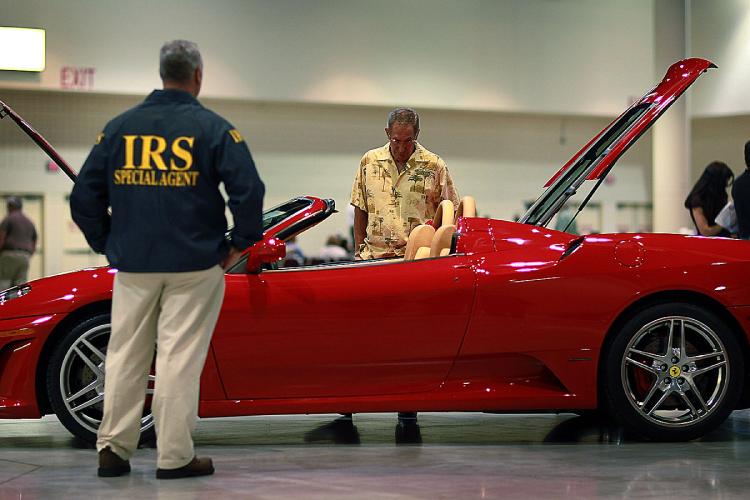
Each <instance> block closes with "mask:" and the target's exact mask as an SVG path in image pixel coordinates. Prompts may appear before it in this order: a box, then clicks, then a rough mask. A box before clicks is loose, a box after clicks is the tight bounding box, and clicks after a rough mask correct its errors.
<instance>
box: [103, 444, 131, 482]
mask: <svg viewBox="0 0 750 500" xmlns="http://www.w3.org/2000/svg"><path fill="white" fill-rule="evenodd" d="M128 472H130V462H129V461H127V460H123V459H122V458H120V457H119V456H118V455H117V453H115V452H114V451H112V449H111V448H110V447H109V446H107V447H105V448H104V449H102V451H100V452H99V470H97V475H98V476H99V477H118V476H122V475H125V474H127V473H128Z"/></svg>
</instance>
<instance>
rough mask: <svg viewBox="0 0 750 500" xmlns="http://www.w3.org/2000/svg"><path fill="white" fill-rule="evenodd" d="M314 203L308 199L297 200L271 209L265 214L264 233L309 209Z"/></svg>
mask: <svg viewBox="0 0 750 500" xmlns="http://www.w3.org/2000/svg"><path fill="white" fill-rule="evenodd" d="M312 203H313V202H312V200H310V199H308V198H295V199H293V200H289V201H287V202H284V203H282V204H281V205H277V206H275V207H273V208H269V209H268V210H266V211H265V212H263V231H264V232H265V231H268V230H269V229H270V228H272V227H273V226H275V225H276V224H278V223H279V222H281V221H283V220H286V219H288V218H289V216H291V215H293V214H296V213H297V212H299V211H300V210H304V209H305V208H307V207H309V206H310V205H312Z"/></svg>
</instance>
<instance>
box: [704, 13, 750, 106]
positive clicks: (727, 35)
mask: <svg viewBox="0 0 750 500" xmlns="http://www.w3.org/2000/svg"><path fill="white" fill-rule="evenodd" d="M691 5H692V47H693V50H692V52H693V54H694V55H696V56H700V57H705V58H707V59H710V60H711V61H713V62H714V63H715V64H716V65H718V67H719V69H718V70H715V71H712V72H711V75H710V77H707V78H705V80H706V81H705V82H701V84H700V85H696V89H695V93H694V94H693V101H692V105H693V115H694V116H698V117H708V116H722V115H738V114H747V113H750V92H748V88H750V50H749V48H750V2H748V1H747V0H692V2H691Z"/></svg>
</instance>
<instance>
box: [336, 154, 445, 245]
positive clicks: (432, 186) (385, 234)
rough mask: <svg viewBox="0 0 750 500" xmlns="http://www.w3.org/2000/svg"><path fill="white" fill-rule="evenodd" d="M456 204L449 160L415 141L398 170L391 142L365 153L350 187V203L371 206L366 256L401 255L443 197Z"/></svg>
mask: <svg viewBox="0 0 750 500" xmlns="http://www.w3.org/2000/svg"><path fill="white" fill-rule="evenodd" d="M446 199H447V200H451V201H452V202H453V203H454V204H455V205H458V193H457V192H456V188H455V187H454V185H453V179H451V176H450V174H449V173H448V167H447V166H446V165H445V162H444V161H443V160H442V159H441V158H440V157H439V156H438V155H436V154H435V153H431V152H430V151H428V150H427V149H425V148H424V147H423V146H422V145H421V144H419V143H417V144H416V148H415V149H414V153H413V154H412V155H411V157H409V160H407V162H406V169H404V171H403V172H401V173H400V174H399V173H398V168H397V167H396V162H395V161H394V160H393V157H392V156H391V150H390V147H389V145H388V144H386V145H385V146H383V147H381V148H377V149H372V150H370V151H368V152H367V153H365V155H364V156H363V157H362V161H360V162H359V170H357V176H356V177H355V179H354V186H353V187H352V199H351V204H352V205H354V206H355V207H357V208H359V209H361V210H364V211H365V212H367V216H368V217H367V235H366V237H365V242H364V245H362V247H361V248H360V249H359V256H360V258H362V259H379V258H383V257H396V256H403V255H404V250H405V248H406V239H407V238H408V236H409V233H410V232H411V230H412V229H414V228H415V227H416V226H418V225H419V224H424V223H425V222H426V221H427V220H429V219H432V217H433V216H434V215H435V210H437V207H438V205H439V204H440V202H441V201H443V200H446Z"/></svg>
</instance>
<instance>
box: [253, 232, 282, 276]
mask: <svg viewBox="0 0 750 500" xmlns="http://www.w3.org/2000/svg"><path fill="white" fill-rule="evenodd" d="M284 257H286V245H285V244H284V242H283V241H281V240H280V239H278V238H269V239H267V240H262V241H259V242H258V243H256V244H255V245H253V247H252V248H251V249H250V251H249V252H248V253H247V264H246V266H245V270H246V271H247V272H248V273H250V274H258V273H259V272H260V270H261V268H262V267H263V264H272V263H274V262H278V261H280V260H281V259H283V258H284Z"/></svg>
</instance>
